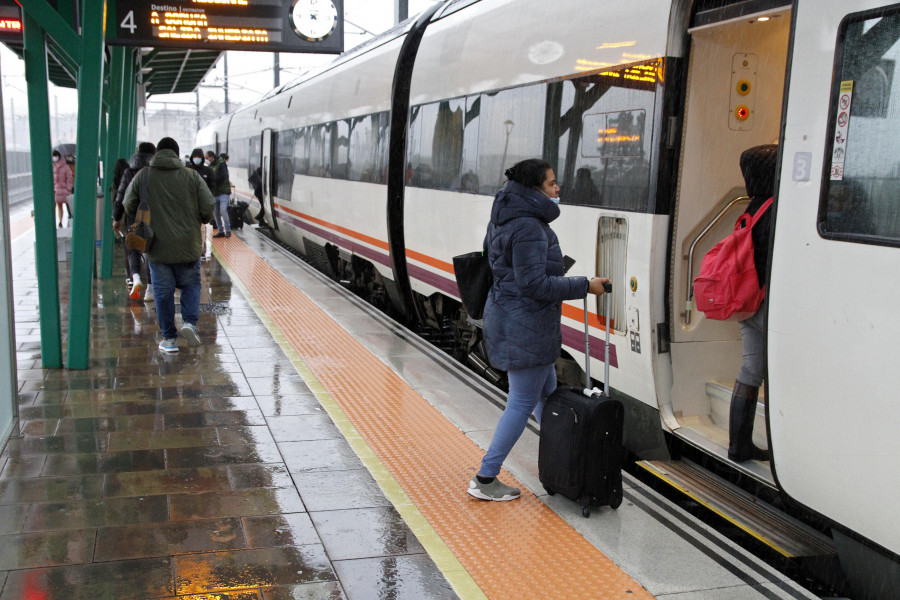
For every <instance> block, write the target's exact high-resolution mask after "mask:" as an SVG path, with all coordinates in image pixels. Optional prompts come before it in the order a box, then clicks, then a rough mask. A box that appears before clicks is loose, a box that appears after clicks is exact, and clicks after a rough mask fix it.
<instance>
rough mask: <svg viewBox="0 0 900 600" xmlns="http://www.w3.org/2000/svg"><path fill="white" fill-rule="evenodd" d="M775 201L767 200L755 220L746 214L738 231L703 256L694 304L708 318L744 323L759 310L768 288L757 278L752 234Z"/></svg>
mask: <svg viewBox="0 0 900 600" xmlns="http://www.w3.org/2000/svg"><path fill="white" fill-rule="evenodd" d="M772 202H773V198H769V199H768V200H766V202H765V203H764V204H763V205H762V206H761V207H760V208H759V210H757V211H756V214H755V215H753V216H752V217H751V216H750V215H749V214H747V213H746V212H745V213H743V214H742V215H741V216H740V217H738V220H737V222H736V223H735V224H734V232H733V233H732V234H731V235H729V236H728V237H726V238H725V239H724V240H722V241H721V242H719V243H718V244H716V245H715V246H713V248H712V249H711V250H710V251H709V252H707V253H706V256H704V257H703V262H701V263H700V274H699V275H697V277H695V278H694V303H695V305H696V306H697V310H699V311H700V312H702V313H703V314H705V315H706V318H707V319H713V320H715V321H728V320H733V321H741V320H743V319H746V318H748V317H750V316H751V315H752V314H753V313H755V312H756V311H757V310H759V305H760V304H761V303H762V301H763V298H765V297H766V288H765V286H763V287H760V286H759V278H758V277H757V275H756V262H755V261H754V260H753V235H752V232H753V226H754V225H756V222H757V221H759V220H760V219H761V218H762V216H763V215H764V214H765V212H766V211H767V210H768V209H769V207H770V206H772Z"/></svg>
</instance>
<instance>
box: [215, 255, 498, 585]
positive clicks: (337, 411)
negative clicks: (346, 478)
mask: <svg viewBox="0 0 900 600" xmlns="http://www.w3.org/2000/svg"><path fill="white" fill-rule="evenodd" d="M247 250H248V251H250V252H254V250H252V249H251V248H249V246H248V248H247ZM213 254H215V256H216V260H218V261H219V264H220V265H222V268H223V269H225V272H226V273H228V276H229V277H230V278H231V281H232V283H233V284H234V285H236V286H237V287H238V289H239V290H240V291H241V294H243V296H244V298H246V300H247V302H248V303H249V304H250V306H251V308H253V311H254V312H255V313H256V316H257V317H259V319H260V320H261V321H262V323H263V325H264V326H265V328H266V329H267V330H268V331H269V334H270V335H271V336H272V338H273V339H274V340H275V341H276V343H277V344H278V345H279V346H280V347H281V350H282V351H283V352H284V353H285V356H287V358H288V360H290V361H291V364H293V365H294V368H295V369H296V370H297V373H298V374H299V375H300V377H301V378H302V379H303V381H304V383H306V385H307V386H308V387H309V389H310V390H311V391H312V392H313V394H314V395H315V397H316V399H317V400H318V401H319V404H321V405H322V408H324V409H325V411H326V412H327V413H328V415H329V417H331V420H332V421H333V422H334V424H335V426H336V427H337V428H338V430H339V431H340V432H341V434H342V435H343V436H344V438H345V439H346V440H347V443H348V444H350V447H351V448H353V451H354V452H355V453H356V455H357V456H358V457H359V459H360V460H361V461H362V463H363V465H365V467H366V469H368V471H369V473H370V474H371V475H372V477H373V478H374V479H375V481H376V483H378V485H379V487H380V488H381V490H382V492H384V495H385V496H386V497H387V499H388V500H389V501H390V502H391V504H392V505H393V506H394V508H395V509H396V510H397V512H398V513H400V516H401V517H402V518H403V521H404V522H405V523H406V524H407V526H409V528H410V530H412V532H413V534H414V535H415V536H416V538H417V539H418V540H419V542H420V543H421V544H422V547H423V548H425V551H426V552H427V553H428V556H430V557H431V559H432V560H433V561H434V564H435V565H436V566H437V568H438V569H439V570H440V571H441V573H442V574H443V575H444V577H445V578H446V579H447V581H448V582H449V583H450V586H451V587H452V588H453V591H455V592H456V594H457V595H458V596H459V597H460V598H461V600H488V599H487V596H486V595H485V593H484V592H483V591H482V590H481V588H480V587H479V586H478V584H477V583H476V582H475V580H474V579H473V578H472V576H471V575H470V574H469V572H468V571H466V569H465V567H463V565H462V563H460V562H459V559H457V558H456V555H454V554H453V552H452V551H451V550H450V548H449V547H448V546H447V544H445V543H444V540H443V539H441V537H440V536H439V535H438V534H437V532H436V531H435V530H434V528H433V527H432V526H431V524H429V522H428V520H427V519H426V518H425V517H424V515H422V513H421V512H419V509H418V508H416V506H415V504H413V502H412V501H411V500H410V499H409V496H407V495H406V492H405V491H404V490H403V488H402V487H401V486H400V484H399V483H398V482H397V480H396V479H394V477H393V475H391V473H390V471H388V469H387V467H385V466H384V463H382V462H381V459H379V458H378V456H377V455H376V454H375V452H373V451H372V448H371V447H370V446H369V444H368V443H366V441H365V440H364V439H363V438H362V436H360V435H359V432H358V431H357V430H356V427H354V426H353V424H352V423H351V422H350V419H348V418H347V415H346V414H345V413H344V411H343V410H342V409H341V407H340V406H339V405H338V403H337V402H335V401H334V399H333V398H332V397H331V394H329V393H328V390H327V389H326V388H325V386H324V385H322V383H321V382H320V381H319V380H318V378H316V375H315V373H313V371H312V369H310V368H309V366H308V365H307V364H306V362H305V361H304V360H303V358H302V357H301V356H300V354H299V353H298V352H297V350H296V349H295V348H294V347H293V346H291V345H290V343H289V342H288V341H287V339H286V338H285V336H284V333H283V332H282V331H281V329H279V327H278V326H277V325H276V324H275V322H274V321H273V320H272V319H271V318H270V317H269V315H268V314H267V313H266V312H265V310H263V308H262V306H261V305H260V304H259V302H257V300H256V298H255V297H254V296H253V294H252V293H251V292H250V290H249V288H247V286H245V285H244V282H243V281H241V280H240V278H238V277H237V275H236V273H235V272H234V270H233V269H232V268H231V265H230V264H228V262H227V261H226V260H224V259H223V257H222V256H221V255H220V254H219V252H218V251H217V250H216V249H215V247H213ZM285 283H286V284H287V285H293V284H291V283H290V282H288V281H287V280H285ZM299 291H300V293H303V292H302V290H299Z"/></svg>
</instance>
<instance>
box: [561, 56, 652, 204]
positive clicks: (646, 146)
mask: <svg viewBox="0 0 900 600" xmlns="http://www.w3.org/2000/svg"><path fill="white" fill-rule="evenodd" d="M659 65H660V63H659V62H658V61H651V62H649V63H641V64H636V65H630V66H628V67H625V68H623V69H620V70H617V71H608V72H604V73H602V74H598V75H590V76H586V77H580V78H578V79H573V80H568V81H561V82H556V83H552V84H551V85H550V89H549V90H548V92H547V104H548V107H547V113H548V114H549V115H553V120H552V121H551V122H549V123H548V124H547V137H546V140H545V148H544V156H545V157H546V158H547V160H549V162H550V163H551V164H556V165H558V166H557V169H556V171H557V172H556V176H557V179H558V180H560V181H562V182H563V184H564V185H563V191H562V194H561V196H560V198H561V202H562V203H563V204H577V205H584V206H602V207H605V208H615V209H621V210H629V211H648V210H650V206H649V205H650V156H651V144H652V137H653V136H652V122H653V119H652V115H653V106H654V101H655V90H656V85H657V82H658V77H659V76H658V71H659V68H660V66H659Z"/></svg>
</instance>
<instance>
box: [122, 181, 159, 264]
mask: <svg viewBox="0 0 900 600" xmlns="http://www.w3.org/2000/svg"><path fill="white" fill-rule="evenodd" d="M146 171H147V174H146V175H145V176H144V177H142V178H141V203H140V204H139V205H138V209H137V214H135V216H134V223H132V224H131V227H129V228H128V233H126V234H125V246H126V247H127V248H129V249H130V250H137V251H138V252H140V253H141V254H144V253H146V252H149V251H150V247H151V246H153V239H154V236H153V229H152V228H151V227H150V205H149V204H147V180H148V179H150V169H149V168H147V169H146Z"/></svg>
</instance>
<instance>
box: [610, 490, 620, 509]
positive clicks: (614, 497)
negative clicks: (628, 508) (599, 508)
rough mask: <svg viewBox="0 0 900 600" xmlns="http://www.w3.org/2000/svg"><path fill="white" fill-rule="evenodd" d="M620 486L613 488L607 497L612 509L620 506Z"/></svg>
mask: <svg viewBox="0 0 900 600" xmlns="http://www.w3.org/2000/svg"><path fill="white" fill-rule="evenodd" d="M622 495H623V494H622V488H618V489H615V490H613V493H612V494H611V495H610V497H609V507H610V508H611V509H613V510H615V509H617V508H619V507H620V506H622Z"/></svg>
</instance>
